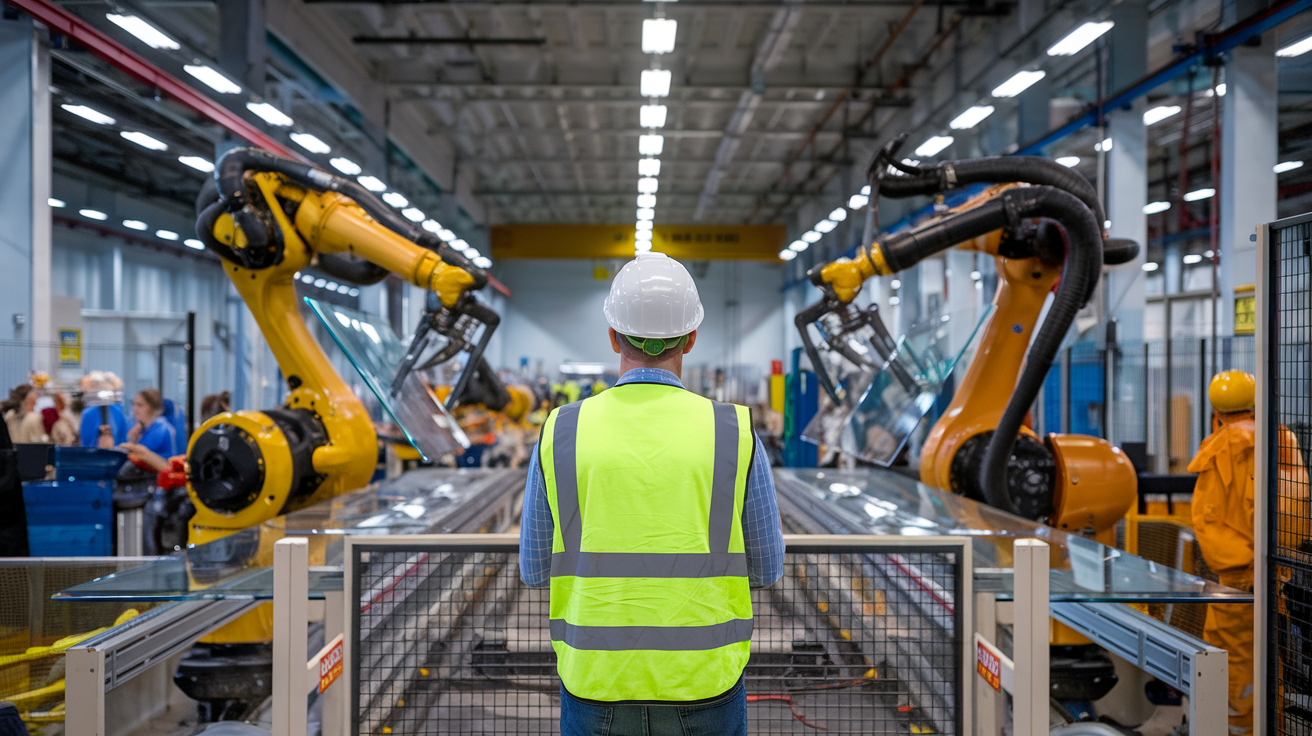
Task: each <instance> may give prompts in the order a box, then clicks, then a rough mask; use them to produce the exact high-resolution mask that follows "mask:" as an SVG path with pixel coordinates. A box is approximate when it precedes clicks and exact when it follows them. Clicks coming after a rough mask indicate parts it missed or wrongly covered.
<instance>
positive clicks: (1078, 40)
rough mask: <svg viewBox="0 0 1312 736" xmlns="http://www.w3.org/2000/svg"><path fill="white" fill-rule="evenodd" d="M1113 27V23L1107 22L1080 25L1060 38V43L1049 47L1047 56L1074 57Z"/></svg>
mask: <svg viewBox="0 0 1312 736" xmlns="http://www.w3.org/2000/svg"><path fill="white" fill-rule="evenodd" d="M1113 25H1115V23H1112V22H1111V21H1109V20H1104V21H1101V22H1094V21H1089V22H1088V23H1082V24H1080V26H1078V27H1077V28H1076V29H1075V30H1073V31H1071V32H1070V33H1067V34H1066V35H1065V36H1062V39H1061V40H1060V41H1058V42H1057V43H1054V44H1053V45H1051V46H1049V47H1048V56H1074V55H1075V54H1078V53H1080V51H1082V50H1083V49H1084V47H1085V46H1088V45H1089V44H1091V43H1093V42H1094V41H1097V40H1098V38H1099V37H1100V36H1102V34H1104V33H1106V32H1107V31H1110V30H1111V29H1112V26H1113Z"/></svg>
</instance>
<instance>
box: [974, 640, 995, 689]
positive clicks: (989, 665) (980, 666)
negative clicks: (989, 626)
mask: <svg viewBox="0 0 1312 736" xmlns="http://www.w3.org/2000/svg"><path fill="white" fill-rule="evenodd" d="M975 671H976V672H978V673H979V676H980V677H983V678H984V681H985V682H987V683H988V684H989V686H990V687H992V688H993V689H994V690H997V691H998V692H1002V660H1000V659H998V657H997V655H995V654H994V653H993V650H991V649H989V647H987V646H986V645H985V644H984V643H983V642H979V641H977V642H975Z"/></svg>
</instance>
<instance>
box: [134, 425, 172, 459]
mask: <svg viewBox="0 0 1312 736" xmlns="http://www.w3.org/2000/svg"><path fill="white" fill-rule="evenodd" d="M141 444H142V446H143V447H145V448H146V449H147V450H150V451H151V452H153V453H155V454H157V455H159V456H161V457H165V458H167V457H169V456H171V455H173V445H174V439H173V425H172V424H169V421H168V420H167V419H165V418H163V417H159V418H157V419H156V420H155V421H154V422H152V423H151V425H150V426H149V427H147V428H146V431H145V432H142V433H141Z"/></svg>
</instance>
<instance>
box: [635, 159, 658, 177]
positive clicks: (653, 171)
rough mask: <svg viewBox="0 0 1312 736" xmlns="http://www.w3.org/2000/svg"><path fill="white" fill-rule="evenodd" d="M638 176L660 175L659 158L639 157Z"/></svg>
mask: <svg viewBox="0 0 1312 736" xmlns="http://www.w3.org/2000/svg"><path fill="white" fill-rule="evenodd" d="M638 175H639V176H660V175H661V160H660V159H658V158H641V159H638Z"/></svg>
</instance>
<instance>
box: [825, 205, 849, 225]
mask: <svg viewBox="0 0 1312 736" xmlns="http://www.w3.org/2000/svg"><path fill="white" fill-rule="evenodd" d="M829 219H831V220H833V221H834V222H842V221H843V220H846V219H847V210H845V209H843V208H842V207H835V208H834V211H833V212H830V213H829Z"/></svg>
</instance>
